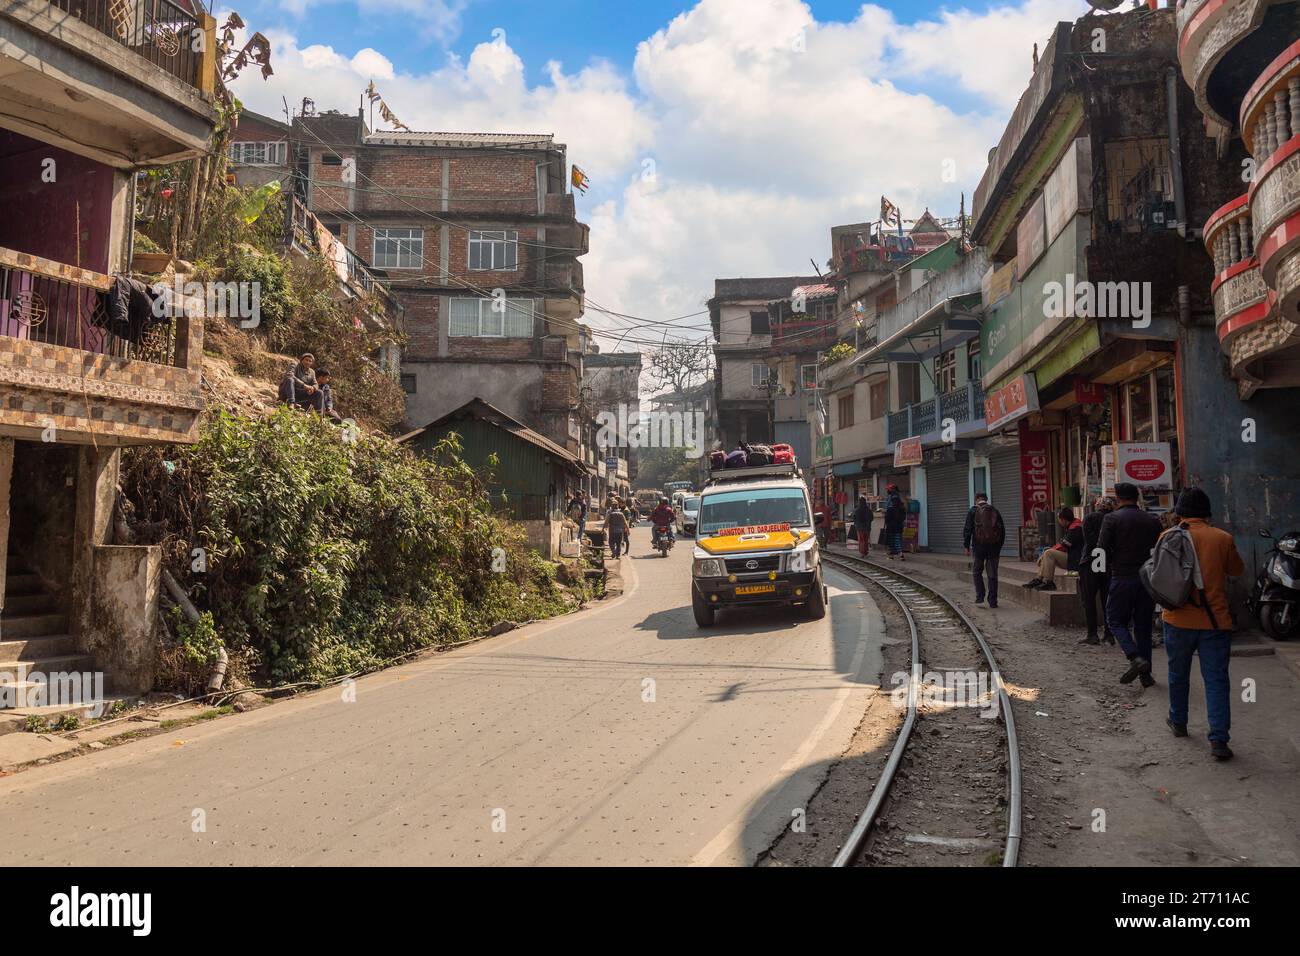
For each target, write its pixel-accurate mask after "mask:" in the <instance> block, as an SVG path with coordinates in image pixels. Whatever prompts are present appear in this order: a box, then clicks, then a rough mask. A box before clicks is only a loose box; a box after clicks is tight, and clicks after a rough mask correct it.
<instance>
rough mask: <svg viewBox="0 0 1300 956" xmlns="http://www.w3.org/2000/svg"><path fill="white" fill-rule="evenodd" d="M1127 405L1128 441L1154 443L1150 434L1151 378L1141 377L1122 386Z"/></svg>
mask: <svg viewBox="0 0 1300 956" xmlns="http://www.w3.org/2000/svg"><path fill="white" fill-rule="evenodd" d="M1124 393H1125V400H1126V401H1127V404H1128V414H1127V415H1126V416H1125V417H1126V418H1127V420H1128V440H1129V441H1155V440H1156V438H1155V435H1153V434H1152V433H1151V426H1152V420H1153V419H1152V415H1151V376H1150V375H1143V376H1142V377H1141V378H1137V379H1134V380H1133V381H1131V382H1129V383H1128V384H1127V385H1126V386H1124Z"/></svg>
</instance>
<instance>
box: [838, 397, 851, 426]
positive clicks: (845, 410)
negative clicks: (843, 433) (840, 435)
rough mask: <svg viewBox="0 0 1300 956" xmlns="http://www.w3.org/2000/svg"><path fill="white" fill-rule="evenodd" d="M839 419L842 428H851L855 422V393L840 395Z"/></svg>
mask: <svg viewBox="0 0 1300 956" xmlns="http://www.w3.org/2000/svg"><path fill="white" fill-rule="evenodd" d="M837 412H838V415H839V421H838V422H837V423H836V424H837V425H838V427H840V428H849V427H850V426H852V424H853V393H852V392H848V393H846V394H844V395H841V396H840V397H839V408H838V409H837Z"/></svg>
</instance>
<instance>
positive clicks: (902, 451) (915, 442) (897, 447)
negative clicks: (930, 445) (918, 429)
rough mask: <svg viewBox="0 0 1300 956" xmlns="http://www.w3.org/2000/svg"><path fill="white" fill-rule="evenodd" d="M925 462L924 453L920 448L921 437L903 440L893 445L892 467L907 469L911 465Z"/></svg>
mask: <svg viewBox="0 0 1300 956" xmlns="http://www.w3.org/2000/svg"><path fill="white" fill-rule="evenodd" d="M924 460H925V452H924V450H923V449H922V447H921V436H920V435H917V436H916V437H914V438H903V439H901V440H899V441H898V442H896V443H895V444H894V467H895V468H908V467H910V466H912V465H919V464H921V463H922V461H924Z"/></svg>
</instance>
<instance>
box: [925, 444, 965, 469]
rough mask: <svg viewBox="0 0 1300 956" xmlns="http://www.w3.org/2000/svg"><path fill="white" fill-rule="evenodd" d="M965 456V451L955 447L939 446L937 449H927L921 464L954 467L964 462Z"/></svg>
mask: <svg viewBox="0 0 1300 956" xmlns="http://www.w3.org/2000/svg"><path fill="white" fill-rule="evenodd" d="M967 454H968V453H967V452H966V450H965V449H959V448H957V446H956V445H940V446H939V447H938V448H927V449H926V450H925V455H924V460H923V462H922V463H923V464H926V465H954V464H956V463H957V462H959V461H963V462H964V461H966V457H967Z"/></svg>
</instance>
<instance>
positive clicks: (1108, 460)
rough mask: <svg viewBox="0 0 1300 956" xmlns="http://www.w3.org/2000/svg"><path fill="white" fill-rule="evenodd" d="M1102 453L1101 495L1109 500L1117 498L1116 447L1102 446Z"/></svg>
mask: <svg viewBox="0 0 1300 956" xmlns="http://www.w3.org/2000/svg"><path fill="white" fill-rule="evenodd" d="M1100 451H1101V493H1102V494H1103V495H1105V496H1106V497H1107V498H1113V497H1115V446H1114V445H1102V446H1101V448H1100Z"/></svg>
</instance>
